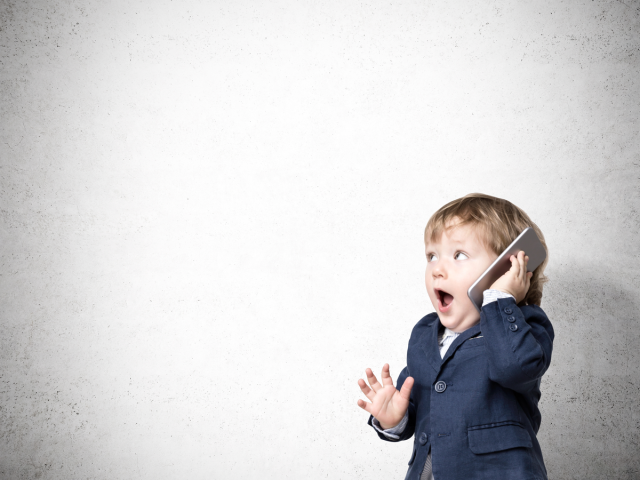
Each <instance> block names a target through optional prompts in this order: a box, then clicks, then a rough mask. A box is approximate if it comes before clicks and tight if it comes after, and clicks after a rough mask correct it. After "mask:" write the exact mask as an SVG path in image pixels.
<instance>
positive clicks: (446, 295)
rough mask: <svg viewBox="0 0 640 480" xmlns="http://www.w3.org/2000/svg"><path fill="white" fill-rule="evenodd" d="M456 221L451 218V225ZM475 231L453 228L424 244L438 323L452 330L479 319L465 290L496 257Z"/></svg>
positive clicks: (473, 323) (470, 325)
mask: <svg viewBox="0 0 640 480" xmlns="http://www.w3.org/2000/svg"><path fill="white" fill-rule="evenodd" d="M457 221H458V220H457V219H454V222H453V224H454V225H455V224H456V223H457ZM475 230H476V227H475V226H471V225H463V226H458V227H454V228H452V229H451V230H449V231H444V232H442V235H441V236H440V239H439V240H438V241H437V242H429V243H427V244H426V245H425V252H426V254H427V271H426V274H425V284H426V286H427V293H428V294H429V298H430V299H431V303H432V304H433V308H435V310H436V313H437V314H438V317H440V323H442V325H444V326H445V327H447V328H449V329H450V330H453V331H455V332H463V331H465V330H466V329H468V328H470V327H472V326H473V325H475V324H476V323H478V320H480V314H479V313H478V311H477V310H476V308H475V307H474V306H473V304H472V303H471V300H470V299H469V296H468V295H467V290H469V287H470V286H471V285H472V284H473V282H475V281H476V280H477V279H478V277H480V275H481V274H482V272H484V271H485V270H486V269H487V268H488V267H489V265H491V263H493V261H494V260H495V259H496V258H498V255H497V254H495V253H493V252H492V251H490V250H488V249H487V247H485V246H484V244H483V243H482V242H481V241H480V239H479V238H478V236H477V235H476V231H475Z"/></svg>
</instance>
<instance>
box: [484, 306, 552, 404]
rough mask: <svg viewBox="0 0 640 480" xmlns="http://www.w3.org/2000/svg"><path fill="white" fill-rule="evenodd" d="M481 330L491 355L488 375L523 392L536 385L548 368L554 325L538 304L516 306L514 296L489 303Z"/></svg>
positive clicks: (512, 388) (501, 383)
mask: <svg viewBox="0 0 640 480" xmlns="http://www.w3.org/2000/svg"><path fill="white" fill-rule="evenodd" d="M480 329H481V330H482V334H483V336H484V337H485V348H486V349H487V353H488V358H489V378H490V379H491V380H493V381H494V382H496V383H499V384H500V385H502V386H503V387H506V388H510V389H511V390H515V391H517V392H520V393H526V392H527V391H529V390H530V389H532V388H536V385H537V382H538V381H539V380H540V378H541V377H542V375H543V374H544V373H545V372H546V371H547V369H548V368H549V364H550V363H551V351H552V349H553V337H554V332H553V327H552V326H551V322H550V321H549V319H548V318H547V316H546V315H545V313H544V312H543V311H542V309H541V308H540V307H539V306H537V305H525V306H523V307H522V308H521V307H518V306H517V305H516V302H515V299H514V298H513V297H509V298H498V299H497V300H495V301H493V302H490V303H487V304H485V305H484V306H483V307H482V310H481V312H480Z"/></svg>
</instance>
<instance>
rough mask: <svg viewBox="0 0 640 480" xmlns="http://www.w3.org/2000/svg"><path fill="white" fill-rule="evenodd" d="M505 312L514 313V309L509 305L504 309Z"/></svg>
mask: <svg viewBox="0 0 640 480" xmlns="http://www.w3.org/2000/svg"><path fill="white" fill-rule="evenodd" d="M504 313H506V314H507V315H511V314H512V313H513V310H511V309H510V308H509V307H507V308H505V309H504Z"/></svg>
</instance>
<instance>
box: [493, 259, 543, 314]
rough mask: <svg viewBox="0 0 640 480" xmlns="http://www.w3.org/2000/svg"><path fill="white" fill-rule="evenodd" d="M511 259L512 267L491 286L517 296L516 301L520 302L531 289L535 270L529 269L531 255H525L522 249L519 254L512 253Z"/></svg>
mask: <svg viewBox="0 0 640 480" xmlns="http://www.w3.org/2000/svg"><path fill="white" fill-rule="evenodd" d="M509 260H510V261H511V268H510V269H509V270H507V272H506V273H505V274H504V275H502V276H501V277H500V278H498V280H496V281H495V282H493V284H492V285H491V287H489V288H491V289H495V290H500V291H502V292H504V293H508V294H509V295H512V296H513V298H515V300H516V303H519V302H521V301H522V299H523V298H524V297H525V295H526V294H527V292H528V291H529V286H530V285H531V277H532V276H533V272H528V271H527V263H528V262H529V256H528V255H525V253H524V252H523V251H522V250H520V251H519V252H518V254H517V255H511V257H510V258H509Z"/></svg>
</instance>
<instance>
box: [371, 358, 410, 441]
mask: <svg viewBox="0 0 640 480" xmlns="http://www.w3.org/2000/svg"><path fill="white" fill-rule="evenodd" d="M409 376H410V375H409V370H408V368H407V367H405V368H403V369H402V372H400V375H398V381H397V382H396V389H397V390H400V389H401V388H402V385H403V384H404V381H405V380H406V379H407V377H409ZM374 420H375V418H374V417H373V415H371V416H370V417H369V421H368V422H367V423H368V424H369V425H371V426H372V427H373V428H374V430H375V431H376V433H377V434H378V437H380V438H381V439H382V440H386V441H388V442H399V441H402V440H407V439H409V438H411V437H412V436H413V433H414V431H415V426H416V408H415V405H414V403H413V392H412V393H411V395H410V398H409V407H408V408H407V413H406V414H405V417H404V418H403V419H402V421H401V422H400V424H398V425H396V426H395V427H393V428H390V429H387V430H386V433H387V434H386V435H385V433H384V432H383V431H381V429H380V428H376V426H374V423H373V422H374ZM405 422H406V424H405V427H404V428H402V424H403V423H405ZM376 423H377V421H376ZM377 426H378V427H379V426H380V425H379V424H378V425H377ZM387 435H389V436H387Z"/></svg>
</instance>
